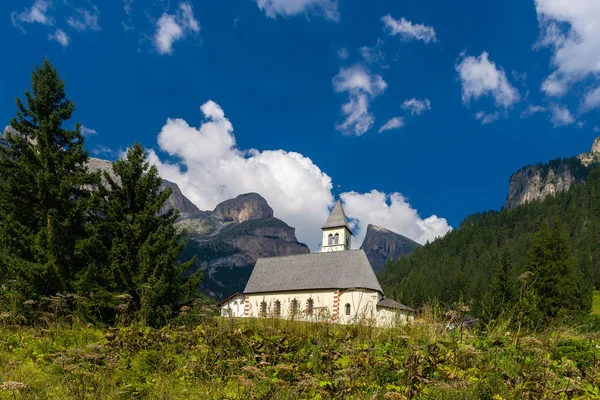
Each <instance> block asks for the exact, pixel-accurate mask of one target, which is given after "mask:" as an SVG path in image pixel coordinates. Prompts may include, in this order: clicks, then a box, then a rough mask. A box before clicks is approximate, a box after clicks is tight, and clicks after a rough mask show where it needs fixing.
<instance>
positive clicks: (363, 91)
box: [333, 65, 387, 136]
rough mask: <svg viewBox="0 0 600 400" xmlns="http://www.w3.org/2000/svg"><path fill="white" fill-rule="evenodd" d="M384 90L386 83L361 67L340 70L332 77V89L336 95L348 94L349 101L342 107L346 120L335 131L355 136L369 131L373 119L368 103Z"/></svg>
mask: <svg viewBox="0 0 600 400" xmlns="http://www.w3.org/2000/svg"><path fill="white" fill-rule="evenodd" d="M386 88H387V83H386V82H385V81H384V80H383V78H382V77H381V76H380V75H375V74H371V73H370V72H369V70H367V69H366V68H364V67H363V66H361V65H354V66H352V67H350V68H341V69H340V72H339V74H337V75H336V76H334V77H333V89H334V90H335V91H336V92H337V93H343V92H348V95H349V101H348V103H345V104H344V105H342V114H344V116H345V117H346V119H345V120H344V121H343V122H341V123H338V124H336V126H335V129H337V130H339V131H341V132H343V133H346V134H354V135H356V136H360V135H362V134H363V133H365V132H366V131H368V130H369V129H371V127H372V126H373V122H374V121H375V117H374V116H373V114H372V113H371V112H369V103H370V101H371V100H372V99H374V98H375V97H377V96H378V95H380V94H381V93H383V91H384V90H385V89H386Z"/></svg>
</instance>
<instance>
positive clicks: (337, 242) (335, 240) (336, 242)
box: [333, 233, 340, 244]
mask: <svg viewBox="0 0 600 400" xmlns="http://www.w3.org/2000/svg"><path fill="white" fill-rule="evenodd" d="M339 243H340V234H339V233H336V234H335V236H334V237H333V244H339Z"/></svg>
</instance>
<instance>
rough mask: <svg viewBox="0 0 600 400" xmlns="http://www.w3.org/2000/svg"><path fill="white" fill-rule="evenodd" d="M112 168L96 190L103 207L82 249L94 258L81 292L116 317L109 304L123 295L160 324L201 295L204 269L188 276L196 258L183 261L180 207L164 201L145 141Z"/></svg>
mask: <svg viewBox="0 0 600 400" xmlns="http://www.w3.org/2000/svg"><path fill="white" fill-rule="evenodd" d="M113 171H114V175H111V174H109V173H108V172H106V171H104V173H103V179H102V181H103V182H101V183H100V184H99V187H98V190H97V191H95V192H94V206H95V208H97V209H98V210H99V212H98V214H97V215H96V221H94V223H93V224H90V229H91V230H92V232H91V234H90V238H89V240H88V242H87V243H86V246H85V248H84V249H83V250H84V251H85V253H86V254H88V255H89V256H90V259H89V263H88V265H89V268H88V271H87V273H86V274H85V276H84V277H83V279H82V281H81V285H80V287H81V294H83V295H85V296H86V297H90V298H95V299H97V301H98V304H97V307H96V308H97V310H98V312H99V313H100V314H101V317H102V318H103V319H111V318H114V315H113V316H111V309H110V308H111V307H110V306H111V303H112V304H113V305H114V299H115V297H117V296H121V298H127V299H128V300H127V306H128V307H129V309H130V310H133V311H137V312H138V315H139V316H140V317H141V319H142V322H145V323H148V324H151V325H161V324H163V323H165V322H166V320H167V318H168V317H169V316H170V315H171V313H172V312H173V311H174V309H175V307H176V306H177V305H178V304H181V302H183V301H186V300H189V299H190V298H191V297H193V296H196V295H197V291H198V288H199V285H200V282H201V279H202V275H201V272H200V271H199V272H196V273H193V274H190V275H188V276H184V274H185V273H186V271H187V270H188V269H189V268H190V267H191V266H192V265H193V263H194V259H192V260H189V261H187V262H180V261H179V257H180V254H181V252H182V250H183V249H184V247H185V243H186V239H185V237H186V236H185V233H184V232H181V231H178V230H177V229H176V227H175V222H176V220H177V218H178V215H179V214H178V212H177V211H175V210H173V209H167V207H166V206H165V205H166V202H167V200H168V199H169V197H170V196H171V189H166V190H162V188H161V178H160V177H159V175H158V171H157V169H156V167H155V166H150V165H149V162H148V155H147V153H146V152H145V151H144V149H143V147H142V146H141V145H140V144H139V143H136V144H135V145H134V146H133V147H131V148H130V149H129V150H128V151H127V155H126V156H125V158H124V159H121V160H118V161H116V162H115V163H113ZM106 322H110V321H106Z"/></svg>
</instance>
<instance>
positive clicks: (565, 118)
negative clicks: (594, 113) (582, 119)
mask: <svg viewBox="0 0 600 400" xmlns="http://www.w3.org/2000/svg"><path fill="white" fill-rule="evenodd" d="M550 121H552V124H553V125H554V127H555V128H556V127H559V126H566V125H571V124H572V123H573V122H575V118H574V117H573V115H572V114H571V111H569V109H568V108H567V107H564V106H560V105H558V104H552V105H551V106H550Z"/></svg>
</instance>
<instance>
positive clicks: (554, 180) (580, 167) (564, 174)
mask: <svg viewBox="0 0 600 400" xmlns="http://www.w3.org/2000/svg"><path fill="white" fill-rule="evenodd" d="M599 161H600V137H598V138H596V139H595V140H594V143H593V144H592V148H591V150H590V151H589V152H587V153H582V154H580V155H578V156H576V157H571V158H563V159H556V160H552V161H550V162H549V163H546V164H537V165H529V166H527V167H524V168H521V169H520V170H519V171H517V172H515V173H514V174H513V175H512V176H511V177H510V183H509V189H508V196H507V197H506V202H505V203H504V208H506V209H512V208H514V207H516V206H518V205H520V204H524V203H527V202H530V201H533V200H542V199H545V198H546V197H548V196H553V195H555V194H556V193H558V192H562V191H564V190H568V189H569V188H570V187H571V185H574V184H577V183H581V182H584V181H585V179H586V178H587V175H588V173H589V171H590V170H591V169H592V168H594V167H595V166H597V165H598V163H599Z"/></svg>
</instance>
